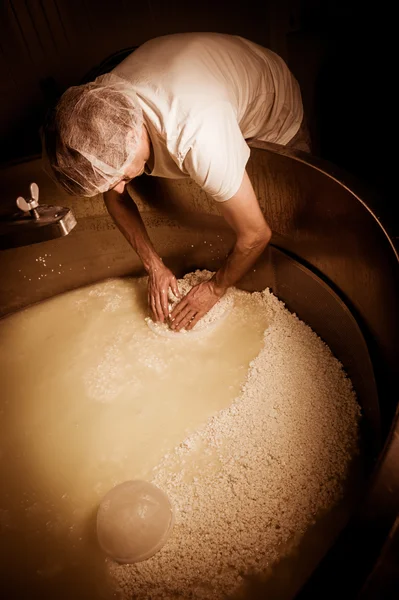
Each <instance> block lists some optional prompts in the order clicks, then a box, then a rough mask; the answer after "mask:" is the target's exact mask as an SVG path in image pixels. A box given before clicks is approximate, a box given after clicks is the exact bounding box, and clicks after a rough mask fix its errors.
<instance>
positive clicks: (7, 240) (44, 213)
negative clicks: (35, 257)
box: [0, 183, 76, 250]
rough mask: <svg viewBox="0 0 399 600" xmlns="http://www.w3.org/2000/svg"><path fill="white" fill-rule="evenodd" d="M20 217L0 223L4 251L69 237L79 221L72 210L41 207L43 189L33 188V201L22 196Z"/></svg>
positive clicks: (2, 219)
mask: <svg viewBox="0 0 399 600" xmlns="http://www.w3.org/2000/svg"><path fill="white" fill-rule="evenodd" d="M16 205H17V207H18V209H19V212H18V213H12V214H10V215H6V216H2V217H1V220H0V250H6V249H8V248H18V247H20V246H28V245H30V244H37V243H39V242H46V241H48V240H53V239H56V238H59V237H63V236H65V235H68V233H69V232H70V231H71V230H72V229H73V228H74V227H75V225H76V219H75V217H74V214H73V213H72V211H71V209H70V208H65V207H62V206H49V205H47V204H43V205H42V206H40V205H39V186H38V185H37V184H36V183H31V184H30V197H28V198H27V199H25V198H23V197H22V196H18V198H17V200H16Z"/></svg>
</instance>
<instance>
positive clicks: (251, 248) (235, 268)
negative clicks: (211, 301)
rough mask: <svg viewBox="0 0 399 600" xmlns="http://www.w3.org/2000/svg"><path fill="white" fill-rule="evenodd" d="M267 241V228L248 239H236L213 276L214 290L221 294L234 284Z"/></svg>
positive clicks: (268, 238) (261, 250)
mask: <svg viewBox="0 0 399 600" xmlns="http://www.w3.org/2000/svg"><path fill="white" fill-rule="evenodd" d="M269 241H270V231H269V230H265V232H264V233H263V235H261V236H259V237H258V238H257V239H252V240H250V241H249V240H248V241H247V240H242V239H237V241H236V243H235V245H234V247H233V250H232V251H231V253H230V254H229V256H228V257H227V259H226V261H225V263H224V264H223V265H222V267H221V268H220V269H219V270H218V271H217V272H216V273H215V275H214V277H213V280H214V284H215V290H216V292H217V293H218V294H220V295H223V294H224V292H225V291H226V290H227V288H229V287H230V286H232V285H235V284H236V283H237V282H238V281H239V280H240V279H241V277H243V276H244V275H245V274H246V273H247V272H248V270H249V269H250V268H251V267H252V265H253V264H254V263H255V262H256V260H257V259H258V258H259V256H260V255H261V254H262V252H263V250H264V249H265V248H266V246H267V244H268V243H269Z"/></svg>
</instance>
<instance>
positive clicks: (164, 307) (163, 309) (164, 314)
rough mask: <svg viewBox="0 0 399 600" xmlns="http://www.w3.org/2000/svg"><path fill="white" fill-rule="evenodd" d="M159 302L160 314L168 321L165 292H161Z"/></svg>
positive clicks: (166, 295) (166, 294)
mask: <svg viewBox="0 0 399 600" xmlns="http://www.w3.org/2000/svg"><path fill="white" fill-rule="evenodd" d="M160 301H161V308H162V314H163V316H164V318H165V319H168V318H169V305H168V292H167V290H161V296H160Z"/></svg>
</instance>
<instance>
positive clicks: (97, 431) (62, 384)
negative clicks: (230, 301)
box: [0, 279, 268, 600]
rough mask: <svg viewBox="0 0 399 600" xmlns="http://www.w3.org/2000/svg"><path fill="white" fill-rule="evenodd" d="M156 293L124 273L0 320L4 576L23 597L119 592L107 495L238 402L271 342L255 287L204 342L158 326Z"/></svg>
mask: <svg viewBox="0 0 399 600" xmlns="http://www.w3.org/2000/svg"><path fill="white" fill-rule="evenodd" d="M146 295H147V291H146V280H145V279H141V280H137V279H136V280H134V279H124V280H122V279H120V280H118V279H113V280H109V281H107V282H104V283H100V284H96V285H94V286H90V287H87V288H84V289H80V290H76V291H73V292H69V293H67V294H64V295H62V296H59V297H56V298H53V299H51V300H49V301H47V302H44V303H41V304H39V305H36V306H33V307H31V308H29V309H26V310H24V311H22V312H20V313H18V314H15V315H13V316H11V317H8V318H6V319H4V320H3V321H0V339H1V346H0V377H1V385H2V399H1V405H0V411H1V425H0V476H1V481H2V485H1V490H0V527H1V530H2V532H3V536H4V537H3V540H4V541H5V544H3V555H2V560H1V566H0V571H1V572H0V574H1V575H3V577H2V579H3V581H6V582H7V583H8V585H9V587H10V592H11V591H12V593H13V594H14V596H15V597H17V593H16V591H17V590H19V594H20V595H18V598H19V599H20V598H24V597H26V598H33V597H34V593H36V591H37V592H40V594H41V598H42V599H43V600H45V599H46V598H47V597H48V598H50V597H52V598H54V597H55V595H54V594H56V596H57V598H58V599H62V598H68V600H69V599H70V598H71V595H72V594H73V595H74V598H77V599H79V598H87V597H90V598H92V599H93V600H95V599H96V598H97V597H98V598H100V597H104V598H105V597H107V598H108V597H111V596H110V592H109V590H108V588H107V585H106V581H105V580H104V577H105V575H104V573H103V562H104V560H103V556H102V555H101V553H100V552H99V550H98V548H97V544H96V539H95V535H94V532H95V528H94V523H95V514H96V510H97V507H98V504H99V502H100V500H101V498H102V497H103V495H104V494H105V493H106V492H107V491H108V490H109V489H111V488H112V487H113V486H114V485H116V484H117V483H121V482H123V481H126V480H129V479H135V478H142V479H149V478H150V477H151V471H152V469H153V468H154V467H155V466H156V465H157V463H158V462H159V461H160V459H161V458H162V457H163V456H164V455H165V454H166V453H168V452H170V451H171V450H172V449H173V448H174V447H175V446H176V445H177V444H179V443H181V442H182V441H183V440H184V439H185V437H186V436H187V434H188V433H190V432H191V431H193V430H194V429H196V428H197V427H199V426H200V425H202V424H203V423H204V422H205V421H206V420H207V419H208V418H209V417H210V416H212V415H213V414H215V413H216V412H217V411H218V410H220V409H222V408H224V407H226V406H228V405H229V404H230V403H231V402H232V401H233V400H234V398H235V397H236V396H237V395H238V394H239V393H240V387H241V385H242V384H243V383H244V380H245V377H246V374H247V371H248V366H249V363H250V361H251V360H252V359H253V358H255V356H256V355H257V354H258V353H259V351H260V349H261V347H262V343H263V332H264V330H265V329H266V327H267V325H268V315H267V314H265V311H261V310H256V309H254V308H255V305H254V306H252V307H251V304H250V300H249V298H250V296H249V294H242V295H241V296H240V297H239V298H238V299H236V303H235V307H234V309H233V311H232V312H231V313H230V314H229V315H228V317H227V318H226V319H225V320H224V321H223V322H222V323H221V324H220V326H219V327H217V328H216V329H214V330H212V331H211V332H209V333H208V334H205V335H204V337H202V338H199V339H198V338H190V337H189V336H187V337H186V338H185V337H183V336H182V337H181V338H180V337H179V338H177V339H169V338H163V337H160V336H157V335H156V334H155V333H153V332H152V331H151V330H150V329H149V328H148V326H147V324H146V323H145V320H144V319H145V317H146V316H147V314H148V313H147V306H146ZM3 589H6V588H3ZM24 594H26V596H25V595H24Z"/></svg>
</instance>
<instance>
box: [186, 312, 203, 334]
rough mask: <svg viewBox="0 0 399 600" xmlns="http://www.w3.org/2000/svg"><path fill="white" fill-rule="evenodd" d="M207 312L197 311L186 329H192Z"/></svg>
mask: <svg viewBox="0 0 399 600" xmlns="http://www.w3.org/2000/svg"><path fill="white" fill-rule="evenodd" d="M204 314H205V313H202V312H201V313H197V314H196V315H195V316H194V317H193V318H192V319H191V321H190V323H189V324H188V325H187V327H186V329H187V331H190V329H192V328H193V327H194V326H195V325H196V324H197V323H198V321H199V320H200V319H201V318H202V317H203V316H204Z"/></svg>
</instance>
